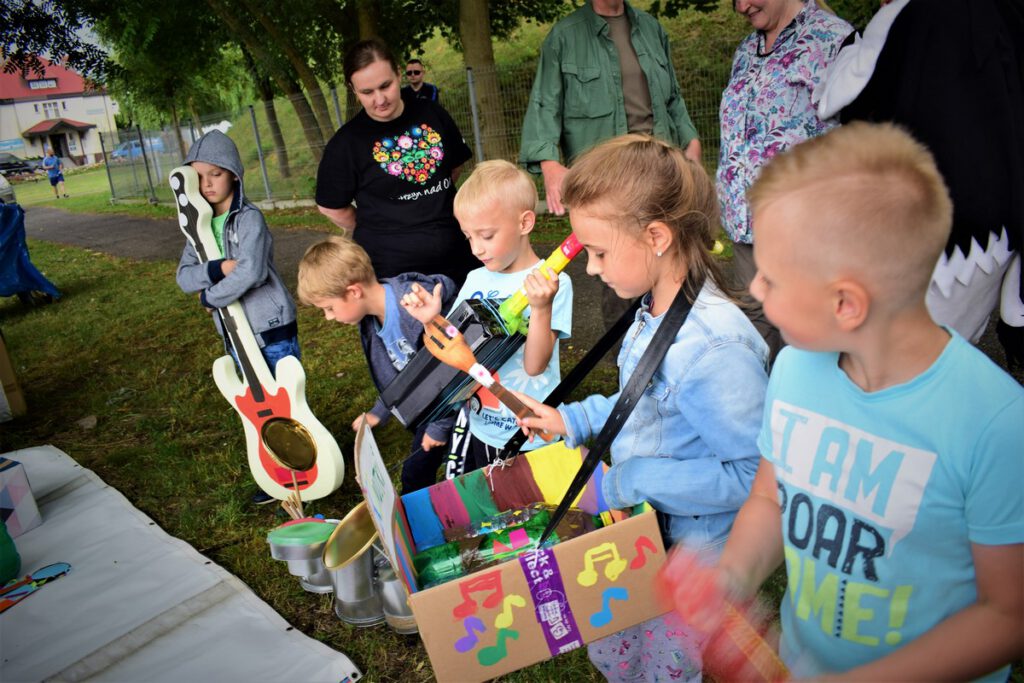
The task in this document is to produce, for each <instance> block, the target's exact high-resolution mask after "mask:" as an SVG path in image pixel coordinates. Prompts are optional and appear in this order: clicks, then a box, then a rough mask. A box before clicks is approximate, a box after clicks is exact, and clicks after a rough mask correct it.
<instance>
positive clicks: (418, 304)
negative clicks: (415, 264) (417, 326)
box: [402, 282, 441, 325]
mask: <svg viewBox="0 0 1024 683" xmlns="http://www.w3.org/2000/svg"><path fill="white" fill-rule="evenodd" d="M402 307H403V308H405V310H406V311H408V312H409V315H411V316H412V317H414V318H416V320H419V321H420V322H421V323H423V324H424V325H426V324H427V323H429V322H430V321H431V320H433V319H434V318H436V317H437V316H439V315H441V283H440V282H438V283H437V284H436V285H434V291H433V292H432V293H431V292H428V291H427V290H425V289H423V288H422V287H420V286H419V285H418V284H415V283H413V286H412V287H411V288H410V291H409V292H408V293H407V294H405V295H404V296H402Z"/></svg>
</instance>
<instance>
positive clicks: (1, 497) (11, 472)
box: [0, 456, 43, 538]
mask: <svg viewBox="0 0 1024 683" xmlns="http://www.w3.org/2000/svg"><path fill="white" fill-rule="evenodd" d="M0 519H3V521H4V523H5V524H6V525H7V532H8V533H9V534H10V535H11V537H12V538H17V537H18V536H20V535H21V534H23V533H25V532H26V531H28V530H29V529H33V528H35V527H37V526H39V525H40V524H42V522H43V519H42V517H40V516H39V508H38V507H36V499H35V497H33V495H32V488H31V487H30V486H29V485H28V477H27V476H26V475H25V468H24V467H22V466H21V463H20V462H16V461H14V460H11V459H9V458H5V457H2V456H0Z"/></svg>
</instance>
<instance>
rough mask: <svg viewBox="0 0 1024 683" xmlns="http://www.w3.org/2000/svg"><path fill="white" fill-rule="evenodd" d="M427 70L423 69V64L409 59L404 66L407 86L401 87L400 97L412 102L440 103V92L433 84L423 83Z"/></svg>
mask: <svg viewBox="0 0 1024 683" xmlns="http://www.w3.org/2000/svg"><path fill="white" fill-rule="evenodd" d="M426 73H427V70H426V69H425V68H423V62H421V61H420V60H418V59H410V60H409V61H408V62H407V63H406V65H405V78H406V80H407V81H409V85H404V86H402V97H403V98H406V99H408V98H412V99H414V100H430V101H431V102H438V103H440V101H441V100H440V97H441V90H440V88H438V87H437V86H436V85H434V84H433V83H427V82H426V81H424V80H423V79H424V76H425V74H426Z"/></svg>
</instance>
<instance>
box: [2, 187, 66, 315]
mask: <svg viewBox="0 0 1024 683" xmlns="http://www.w3.org/2000/svg"><path fill="white" fill-rule="evenodd" d="M32 292H42V293H44V294H48V295H50V296H52V297H53V298H54V299H59V298H60V291H58V289H57V288H56V287H54V286H53V283H52V282H50V281H49V280H47V279H46V278H45V277H44V276H43V274H42V273H40V272H39V270H38V269H36V267H35V266H34V265H32V261H31V260H30V259H29V256H28V245H26V244H25V210H24V209H23V208H21V207H20V206H18V205H17V204H2V203H0V296H13V295H15V294H18V295H22V296H25V295H28V296H30V295H31V293H32Z"/></svg>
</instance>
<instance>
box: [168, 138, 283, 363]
mask: <svg viewBox="0 0 1024 683" xmlns="http://www.w3.org/2000/svg"><path fill="white" fill-rule="evenodd" d="M185 163H186V164H189V165H190V166H192V168H194V169H195V170H196V173H198V175H199V190H200V192H202V194H203V197H204V198H205V199H206V201H207V202H209V204H210V207H211V208H212V209H213V220H212V226H213V233H214V237H215V238H216V240H217V244H218V246H220V247H221V253H222V254H224V258H222V259H216V260H211V261H207V262H206V263H200V261H199V257H198V255H197V254H196V251H195V249H194V248H193V247H192V245H190V244H188V243H186V244H185V249H184V251H183V252H182V254H181V261H180V262H179V263H178V274H177V281H178V286H179V287H181V289H182V290H183V291H184V292H185V293H186V294H194V293H197V292H198V293H199V300H200V301H201V302H202V304H203V306H205V307H206V308H208V309H212V308H221V307H224V306H227V305H228V304H231V303H234V302H235V301H240V302H241V304H242V309H243V310H244V311H245V316H246V318H248V320H249V324H250V325H251V326H252V331H253V334H255V335H256V340H257V341H258V342H259V345H260V350H261V351H262V352H263V357H264V358H265V359H266V361H267V365H268V366H269V367H270V371H271V372H274V371H275V369H276V367H277V362H278V361H279V360H281V359H282V358H284V357H285V356H295V357H296V358H300V352H299V336H298V325H297V324H296V322H295V301H294V300H293V299H292V296H291V294H290V293H289V292H288V290H287V289H286V288H285V286H284V284H283V283H282V282H281V277H280V276H279V275H278V274H277V269H276V268H275V267H274V240H273V237H271V235H270V231H269V230H268V229H267V224H266V222H265V221H264V220H263V214H262V213H260V210H259V209H257V208H256V207H255V206H254V205H253V204H252V203H251V202H250V201H249V200H247V199H246V198H245V192H244V190H243V189H242V175H243V173H244V169H243V167H242V159H241V157H240V156H239V154H238V148H237V147H235V143H234V142H232V141H231V138H229V137H228V136H227V135H225V134H224V133H221V132H220V131H218V130H212V131H210V132H209V133H207V134H205V135H203V136H202V137H201V138H199V139H198V140H196V141H195V142H194V143H193V144H192V148H191V149H189V151H188V155H187V156H186V157H185ZM214 323H215V324H216V326H217V331H218V332H219V333H220V334H221V336H222V337H223V336H224V331H223V330H222V329H221V323H220V320H219V318H218V317H217V316H214ZM226 345H227V344H226ZM228 346H229V345H228ZM229 351H231V355H232V356H235V353H234V350H233V349H230V346H229ZM237 360H238V358H237V356H235V361H236V362H237Z"/></svg>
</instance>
